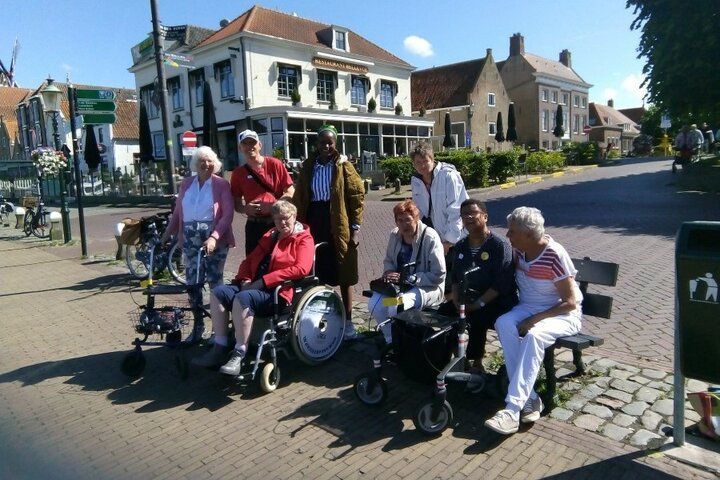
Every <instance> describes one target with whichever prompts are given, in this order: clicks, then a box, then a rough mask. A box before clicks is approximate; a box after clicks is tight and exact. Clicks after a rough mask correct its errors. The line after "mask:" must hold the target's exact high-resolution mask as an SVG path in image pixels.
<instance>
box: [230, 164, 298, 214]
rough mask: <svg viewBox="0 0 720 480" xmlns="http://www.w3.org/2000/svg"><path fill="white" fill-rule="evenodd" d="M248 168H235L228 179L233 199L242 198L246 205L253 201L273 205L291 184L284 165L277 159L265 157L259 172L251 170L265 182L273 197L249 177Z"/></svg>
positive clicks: (245, 166) (244, 166)
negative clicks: (271, 190)
mask: <svg viewBox="0 0 720 480" xmlns="http://www.w3.org/2000/svg"><path fill="white" fill-rule="evenodd" d="M248 168H250V167H249V166H247V165H243V166H241V167H236V168H235V169H234V170H233V172H232V176H231V177H230V188H231V190H232V195H233V197H234V198H238V197H242V199H243V201H244V202H245V203H246V204H248V203H250V202H254V201H261V202H273V203H274V202H275V201H276V200H277V199H278V198H279V197H280V196H282V193H283V192H284V191H285V190H287V188H288V187H289V186H291V185H292V184H293V181H292V178H290V174H289V173H288V171H287V169H286V168H285V165H283V163H282V162H281V161H280V160H278V159H277V158H274V157H265V161H264V162H263V165H262V167H261V168H260V170H253V171H254V172H255V174H256V175H257V176H258V177H260V178H262V179H263V180H265V183H266V184H267V185H268V186H269V187H271V188H272V189H273V191H274V193H275V195H273V194H272V193H270V192H268V191H267V190H266V189H265V188H264V187H263V186H262V185H260V184H259V183H258V181H257V180H255V178H253V176H252V175H250V173H249V172H248V170H247V169H248ZM276 196H277V197H276Z"/></svg>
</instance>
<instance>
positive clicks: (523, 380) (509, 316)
mask: <svg viewBox="0 0 720 480" xmlns="http://www.w3.org/2000/svg"><path fill="white" fill-rule="evenodd" d="M544 225H545V219H544V218H543V216H542V214H541V213H540V210H538V209H537V208H531V207H518V208H516V209H515V210H513V212H512V213H511V214H510V215H508V216H507V228H508V230H507V237H508V239H509V240H510V244H511V245H512V246H513V249H514V252H513V255H514V258H515V281H516V282H517V286H518V290H519V292H520V303H519V304H518V305H516V306H515V307H513V309H512V310H510V311H509V312H508V313H506V314H504V315H502V316H501V317H500V318H498V319H497V322H496V323H495V330H496V331H497V334H498V338H499V339H500V344H501V345H502V348H503V353H504V355H505V365H506V366H507V373H508V377H510V383H509V385H508V393H507V397H505V408H504V409H503V410H500V411H499V412H497V413H496V414H495V416H493V417H492V418H490V419H488V420H486V421H485V425H486V426H487V427H488V428H490V429H492V430H495V431H496V432H498V433H502V434H504V435H509V434H511V433H515V432H517V431H518V427H519V424H520V422H523V423H531V422H535V421H536V420H538V419H539V418H540V414H541V413H542V410H543V402H542V400H541V399H540V397H539V396H538V394H537V392H535V390H534V388H533V386H534V385H535V380H536V379H537V375H538V372H539V371H540V365H541V363H542V360H543V357H544V356H545V349H546V348H547V347H549V346H550V345H552V344H553V343H555V340H556V339H557V338H558V337H563V336H566V335H573V334H575V333H577V332H579V331H580V319H581V317H582V310H581V304H582V299H583V296H582V293H581V292H580V289H579V288H578V285H577V283H575V275H576V274H577V270H576V269H575V266H574V265H573V262H572V260H571V259H570V255H568V253H567V251H566V250H565V249H564V248H563V246H562V245H560V244H559V243H557V242H556V241H555V240H553V239H552V237H550V236H549V235H547V234H545V227H544Z"/></svg>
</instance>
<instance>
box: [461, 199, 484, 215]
mask: <svg viewBox="0 0 720 480" xmlns="http://www.w3.org/2000/svg"><path fill="white" fill-rule="evenodd" d="M471 205H477V207H478V208H479V209H480V210H482V212H483V213H487V212H488V211H487V207H486V206H485V202H481V201H480V200H478V199H477V198H468V199H467V200H465V201H464V202H462V203H461V204H460V211H462V209H463V208H465V207H469V206H471Z"/></svg>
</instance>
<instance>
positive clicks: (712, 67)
mask: <svg viewBox="0 0 720 480" xmlns="http://www.w3.org/2000/svg"><path fill="white" fill-rule="evenodd" d="M626 7H627V8H633V9H634V11H633V14H634V15H636V18H635V20H634V21H633V22H632V24H631V25H630V29H631V30H639V31H641V36H640V45H639V47H638V52H639V54H638V58H641V57H645V59H646V63H645V66H644V67H643V74H644V75H645V77H646V78H645V81H644V82H643V85H644V86H646V87H647V90H648V97H647V98H648V100H649V101H650V102H651V103H653V104H655V105H656V106H658V107H660V108H661V109H662V110H663V111H665V112H667V113H669V114H670V115H671V116H673V117H684V116H691V117H692V118H694V119H696V120H700V119H705V118H707V119H709V120H711V121H712V120H713V118H710V116H711V115H713V114H714V115H717V112H718V111H720V89H718V88H717V79H718V78H719V77H720V28H718V22H719V21H720V2H718V1H717V0H697V1H695V2H692V3H686V2H677V1H675V0H627V4H626ZM715 119H716V120H717V118H715Z"/></svg>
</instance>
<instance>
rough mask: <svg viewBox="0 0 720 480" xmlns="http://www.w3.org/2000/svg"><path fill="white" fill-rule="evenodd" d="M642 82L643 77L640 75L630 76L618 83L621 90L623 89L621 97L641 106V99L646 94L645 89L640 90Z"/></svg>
mask: <svg viewBox="0 0 720 480" xmlns="http://www.w3.org/2000/svg"><path fill="white" fill-rule="evenodd" d="M644 80H645V77H643V76H642V75H635V74H632V75H628V76H627V77H625V78H624V79H623V80H622V82H621V83H620V85H621V88H622V89H623V94H624V95H623V96H624V97H625V98H626V99H627V100H629V101H633V102H635V103H637V104H641V103H642V100H643V97H644V96H645V94H646V93H647V89H646V88H645V87H643V88H640V84H641V83H642V82H643V81H644Z"/></svg>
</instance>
